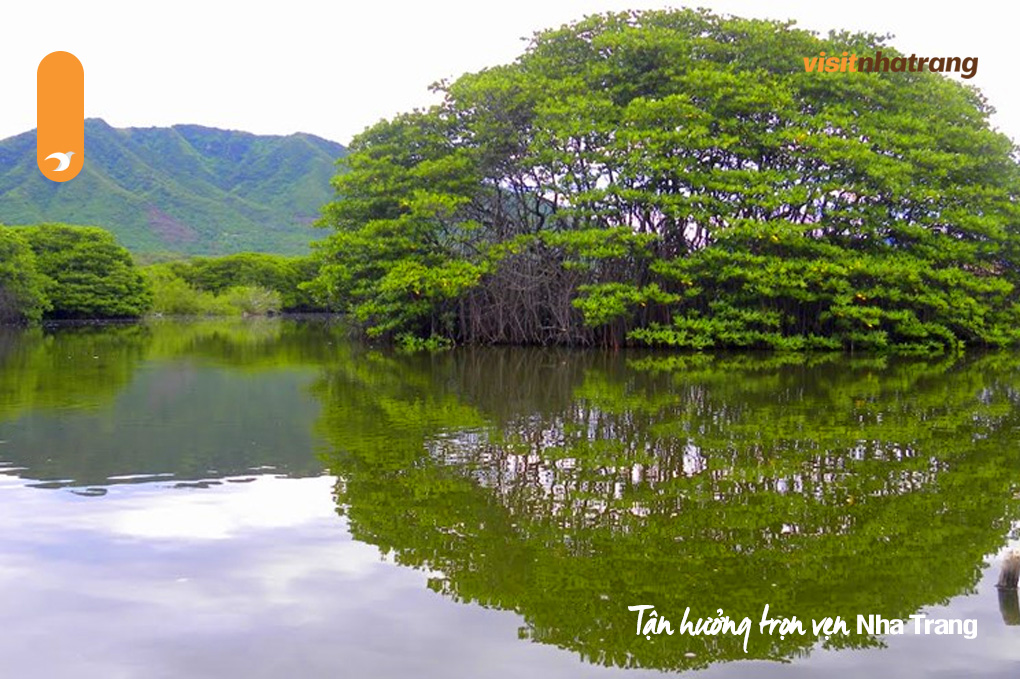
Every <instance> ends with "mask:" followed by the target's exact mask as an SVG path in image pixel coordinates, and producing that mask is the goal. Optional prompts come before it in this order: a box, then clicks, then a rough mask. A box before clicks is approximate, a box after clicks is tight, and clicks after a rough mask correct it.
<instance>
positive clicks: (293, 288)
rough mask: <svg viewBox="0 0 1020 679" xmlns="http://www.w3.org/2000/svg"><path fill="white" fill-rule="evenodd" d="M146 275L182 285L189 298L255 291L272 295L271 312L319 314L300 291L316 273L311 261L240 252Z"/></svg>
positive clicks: (163, 266)
mask: <svg viewBox="0 0 1020 679" xmlns="http://www.w3.org/2000/svg"><path fill="white" fill-rule="evenodd" d="M147 271H149V272H151V275H153V276H155V277H157V278H161V279H164V280H166V279H169V278H176V279H179V280H180V281H183V282H184V283H186V284H187V286H188V287H189V288H190V289H191V290H192V293H191V294H192V295H199V293H202V292H204V293H209V294H210V295H211V296H216V295H221V294H222V293H224V292H225V291H227V290H228V289H229V288H236V287H255V288H261V289H263V290H269V291H273V292H274V293H275V294H276V295H277V296H278V297H279V300H278V301H277V302H276V303H274V304H273V305H272V306H273V310H274V311H278V310H282V311H320V310H322V307H321V305H318V304H317V303H316V302H315V301H314V299H313V297H312V295H311V293H309V292H307V291H305V290H304V288H303V287H302V286H303V285H304V284H305V283H306V282H308V281H311V280H312V279H313V278H314V277H315V275H316V273H317V271H318V262H317V260H316V259H315V258H314V257H286V256H282V255H268V254H262V253H255V252H243V253H239V254H236V255H227V256H225V257H195V258H193V259H188V260H177V261H171V262H164V263H161V264H154V265H151V266H149V267H147ZM174 287H175V288H176V289H178V290H180V292H181V293H183V292H185V290H184V289H183V288H181V286H180V285H179V284H174ZM157 310H159V309H158V308H157ZM165 313H174V312H165Z"/></svg>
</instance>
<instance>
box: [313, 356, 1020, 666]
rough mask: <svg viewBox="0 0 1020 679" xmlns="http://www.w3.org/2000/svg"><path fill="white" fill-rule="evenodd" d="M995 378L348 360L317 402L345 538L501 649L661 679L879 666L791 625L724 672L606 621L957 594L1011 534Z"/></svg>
mask: <svg viewBox="0 0 1020 679" xmlns="http://www.w3.org/2000/svg"><path fill="white" fill-rule="evenodd" d="M770 361H771V363H770ZM811 362H815V363H816V364H814V365H812V364H811ZM1015 371H1016V361H1015V360H1014V359H1012V358H1009V357H996V356H991V357H986V358H984V359H981V360H972V361H963V362H960V363H957V364H953V363H952V362H951V361H947V362H945V363H942V364H923V363H910V362H906V363H886V362H885V361H884V360H882V359H871V360H851V359H846V358H843V357H830V358H822V359H805V358H803V357H800V358H796V357H791V358H782V357H781V358H773V359H755V358H739V357H738V358H727V359H719V360H714V359H711V358H707V357H697V356H695V357H688V358H680V359H676V358H674V359H662V358H655V357H650V358H645V359H631V360H630V361H625V360H624V359H616V358H610V357H596V356H594V355H592V354H580V353H542V352H537V351H532V352H523V351H515V350H508V351H475V352H457V353H455V354H453V355H448V356H443V357H441V358H435V359H410V358H409V359H392V358H387V357H384V356H380V355H378V354H364V355H361V356H352V357H351V358H349V359H348V360H346V361H343V362H342V363H340V364H339V365H338V367H337V368H336V369H335V370H334V372H333V373H332V374H331V375H330V376H329V377H328V378H327V379H325V380H323V381H322V382H321V383H320V384H319V386H318V392H319V394H320V396H321V398H322V400H323V404H324V413H325V416H324V419H323V434H324V435H325V436H327V437H328V438H329V439H330V440H331V441H332V442H333V446H334V452H333V453H332V455H331V458H330V464H331V468H332V471H333V472H334V473H335V474H337V475H338V476H339V477H340V478H341V479H342V481H341V482H340V483H339V484H338V500H339V504H340V510H341V511H342V512H344V513H346V514H347V515H348V516H349V519H350V527H351V530H352V532H353V534H354V535H355V537H357V538H359V539H361V540H365V541H367V542H370V543H373V544H376V545H378V546H379V547H380V548H381V549H383V550H384V551H386V552H390V553H392V554H393V555H394V557H395V558H396V560H397V561H398V562H400V563H403V564H406V565H412V566H416V567H421V568H427V569H431V570H435V571H438V572H440V573H441V574H442V575H441V576H439V577H436V578H434V579H433V580H432V584H431V586H432V587H433V588H434V589H435V590H437V591H440V592H443V593H444V594H446V595H448V596H451V597H453V598H455V599H458V600H464V601H473V602H477V603H480V604H482V605H485V606H495V607H499V608H503V609H507V610H513V611H516V612H518V613H519V614H521V615H522V616H523V617H524V620H525V623H526V625H525V627H524V628H522V630H521V634H522V636H524V637H527V638H531V639H533V640H536V641H540V642H542V643H548V644H554V645H556V646H560V647H563V648H568V649H571V650H574V651H576V652H578V653H579V654H580V655H582V656H583V657H584V658H585V659H586V660H588V661H590V662H594V663H600V664H606V665H618V666H628V667H630V666H641V667H648V668H660V669H682V668H692V667H704V666H707V665H709V664H711V663H714V662H720V661H725V660H735V659H740V658H771V659H783V658H793V657H797V656H799V655H803V654H805V653H807V652H809V650H810V649H811V647H812V646H814V645H815V644H816V643H823V644H825V645H827V646H830V647H842V646H852V647H860V646H869V645H875V644H877V643H880V642H879V640H878V639H875V638H872V637H862V636H857V635H853V636H848V637H832V638H831V639H830V640H828V641H823V642H819V641H818V640H817V639H815V638H813V637H812V636H811V635H810V623H808V628H809V634H808V635H807V636H803V637H801V636H796V635H795V636H791V637H787V638H786V639H780V638H779V637H778V635H777V636H775V637H769V636H763V635H760V634H757V633H753V634H752V635H751V639H750V646H749V652H748V653H747V654H746V655H745V654H744V652H743V649H742V648H741V644H742V639H739V638H737V637H732V636H720V637H711V636H698V637H691V636H681V635H675V636H672V637H663V638H658V639H656V638H653V639H652V640H651V641H646V640H645V639H644V638H640V637H637V636H636V635H635V620H636V618H635V615H634V614H633V613H631V612H629V611H628V610H627V607H628V606H630V605H636V604H653V605H655V606H656V607H657V610H658V611H659V612H661V613H663V614H664V615H667V616H668V617H670V618H671V619H673V620H674V623H676V622H677V621H679V619H680V618H681V617H682V615H683V611H684V609H685V608H686V607H687V606H690V607H691V609H692V616H693V617H705V616H710V615H714V614H715V613H716V610H717V609H719V608H722V609H723V610H724V611H725V612H726V613H727V614H728V615H730V616H732V617H735V618H741V617H743V616H748V617H751V618H752V619H753V620H755V621H757V620H758V619H760V617H761V613H762V609H763V608H764V606H765V605H766V604H769V605H770V612H771V613H772V614H773V615H781V616H792V615H797V616H798V617H800V618H801V619H802V620H807V621H810V620H811V619H812V618H817V619H821V618H822V617H824V616H835V615H840V616H842V617H843V618H845V619H847V618H848V619H850V620H851V621H854V620H856V616H857V615H858V614H864V615H868V614H879V615H882V616H884V617H886V618H904V617H906V616H908V615H910V614H912V613H914V612H916V611H917V610H918V609H919V608H921V607H923V606H927V605H931V604H935V603H941V602H945V601H947V600H948V599H949V598H951V597H953V596H955V595H958V594H961V593H964V592H968V591H971V590H972V588H973V587H974V585H975V583H976V581H977V577H978V573H979V568H980V566H981V563H982V559H983V557H984V556H985V555H986V554H988V553H990V552H994V551H995V550H997V549H998V547H999V546H1000V545H1001V544H1002V542H1003V540H1004V539H1005V537H1006V535H1007V534H1008V533H1009V530H1010V522H1011V520H1014V519H1016V518H1017V517H1018V516H1020V509H1018V506H1017V504H1018V503H1017V502H1016V500H1015V492H1016V489H1017V484H1016V480H1015V470H1016V469H1017V464H1018V462H1020V451H1018V450H1017V447H1016V445H1015V440H1014V439H1013V438H1011V437H1012V436H1015V434H1013V433H1012V432H1013V431H1015V429H1014V428H1015V427H1016V426H1017V425H1018V410H1017V403H1016V399H1017V398H1018V393H1017V391H1016V390H1015V386H1014V385H1015V383H1016V379H1015ZM852 631H855V630H852ZM688 653H693V654H694V655H693V656H688V655H686V654H688Z"/></svg>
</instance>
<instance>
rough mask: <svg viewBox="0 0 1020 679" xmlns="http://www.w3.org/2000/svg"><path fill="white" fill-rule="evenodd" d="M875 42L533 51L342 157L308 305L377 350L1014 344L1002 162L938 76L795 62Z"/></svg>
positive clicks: (625, 34) (644, 18)
mask: <svg viewBox="0 0 1020 679" xmlns="http://www.w3.org/2000/svg"><path fill="white" fill-rule="evenodd" d="M879 49H881V50H882V52H883V54H884V55H887V56H889V57H893V56H895V55H897V54H898V53H897V52H896V50H895V49H894V48H893V47H891V46H890V45H888V44H887V43H886V38H884V37H881V36H876V35H872V34H857V33H848V32H839V33H836V32H834V33H830V34H829V35H828V36H826V37H820V36H817V35H815V34H813V33H811V32H808V31H804V30H800V29H797V28H795V27H794V25H793V24H792V22H774V21H760V20H747V19H740V18H732V17H720V16H716V15H713V14H711V13H709V12H707V11H704V10H682V11H649V12H625V13H619V14H606V15H598V16H592V17H588V18H586V19H584V20H582V21H579V22H577V23H574V24H571V25H567V26H564V27H562V28H559V29H554V30H548V31H544V32H541V33H538V34H536V35H535V36H534V38H533V39H532V40H531V42H530V44H529V46H528V48H527V50H526V51H525V53H524V54H523V55H522V56H521V57H519V58H518V59H517V60H516V61H515V62H513V63H512V64H508V65H505V66H500V67H496V68H490V69H487V70H484V71H481V72H479V73H474V74H467V75H464V76H462V77H460V78H459V79H457V80H455V81H453V82H441V83H438V84H437V85H436V86H435V87H436V88H437V89H438V90H439V91H440V92H441V93H442V94H443V95H444V98H443V100H442V102H441V103H440V104H438V105H435V106H433V107H431V108H429V109H424V110H416V111H413V112H410V113H406V114H403V115H399V116H397V117H395V118H394V119H392V120H385V121H382V122H380V123H378V124H377V125H375V126H373V127H371V128H369V129H368V130H366V131H365V132H364V133H362V134H361V135H360V136H358V137H357V138H356V139H355V140H354V142H353V144H352V146H351V154H350V155H349V156H348V157H347V158H346V159H345V161H344V162H345V172H343V173H341V174H339V175H338V176H337V177H336V178H335V179H334V181H333V183H334V187H335V189H336V190H337V194H338V198H337V200H335V201H334V202H332V203H331V204H329V205H328V206H327V208H326V210H325V213H324V214H325V216H324V218H323V219H322V221H321V224H322V225H324V226H327V227H332V228H333V229H334V232H333V233H332V234H331V235H330V236H329V237H328V238H327V239H326V240H325V242H324V243H322V244H321V249H322V253H323V255H324V258H325V263H324V266H323V267H322V269H321V272H320V275H319V278H318V280H317V283H316V289H317V291H318V293H319V294H320V295H322V296H323V297H325V298H328V299H331V300H332V301H333V303H334V304H335V305H337V306H340V307H344V308H346V309H348V310H349V311H351V312H352V313H353V314H354V315H355V316H356V317H357V318H358V319H359V320H360V321H361V322H362V323H363V324H364V326H365V328H366V330H367V332H368V333H369V334H370V335H375V336H389V337H398V336H401V335H407V336H419V337H428V336H433V335H434V336H440V337H445V338H449V339H453V340H456V341H461V342H509V343H543V344H545V343H565V344H593V343H604V344H611V345H620V344H624V343H631V344H648V345H659V346H663V345H665V346H676V347H688V348H707V347H719V346H740V347H772V348H787V349H800V348H812V347H818V348H834V349H835V348H846V349H854V348H872V349H882V348H894V349H897V350H900V351H925V352H927V351H941V350H946V349H952V348H957V347H959V346H962V345H963V344H972V345H993V346H999V345H1005V344H1010V343H1013V342H1015V341H1017V339H1018V331H1017V328H1018V327H1020V323H1018V321H1020V307H1018V306H1017V297H1016V288H1015V285H1016V283H1017V278H1018V276H1017V274H1018V266H1017V263H1018V261H1020V259H1018V257H1017V253H1018V250H1017V229H1016V226H1017V224H1020V219H1018V200H1017V199H1018V196H1020V172H1018V165H1017V153H1016V148H1015V147H1014V145H1013V144H1012V142H1010V140H1009V139H1007V138H1006V137H1005V136H1004V135H1002V134H1000V133H998V132H996V131H994V130H992V129H991V128H990V127H989V124H988V116H989V114H990V113H991V111H992V109H991V107H990V106H989V104H988V103H987V102H986V101H985V99H984V98H983V97H982V96H981V94H980V93H979V92H978V91H977V90H976V89H973V88H971V87H968V86H964V85H961V84H960V83H959V82H957V81H955V80H953V79H951V78H949V77H945V76H942V75H940V74H936V73H930V72H914V73H910V72H902V73H899V72H884V73H864V72H861V73H839V72H836V73H817V72H812V73H808V72H805V70H804V68H803V58H804V57H806V56H807V57H811V56H816V55H817V54H818V53H819V52H820V51H823V50H824V51H826V52H827V53H829V54H833V53H835V54H838V53H840V52H843V51H848V52H851V53H856V54H858V55H869V54H873V53H874V52H875V51H877V50H879Z"/></svg>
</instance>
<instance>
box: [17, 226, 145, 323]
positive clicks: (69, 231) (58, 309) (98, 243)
mask: <svg viewBox="0 0 1020 679" xmlns="http://www.w3.org/2000/svg"><path fill="white" fill-rule="evenodd" d="M20 232H21V234H22V235H23V236H24V238H25V239H26V240H27V242H28V244H29V246H30V247H31V248H32V250H33V252H34V253H35V260H36V266H37V267H38V269H39V272H40V273H41V274H42V275H43V276H45V277H46V279H47V282H46V296H47V298H48V299H49V300H50V302H51V304H52V310H51V311H50V312H49V314H48V315H50V316H52V317H55V318H129V317H137V316H140V315H142V314H144V313H145V312H146V311H147V310H148V309H149V306H150V304H151V302H152V292H151V291H150V289H149V286H148V284H147V283H146V281H145V279H144V278H143V276H142V275H141V273H140V272H139V271H138V269H137V267H135V264H134V262H133V261H132V259H131V254H130V253H129V252H128V251H127V250H125V249H124V248H123V247H121V246H120V245H118V244H117V241H116V240H114V237H113V235H112V234H111V233H110V232H109V231H105V230H103V229H100V228H97V227H83V226H67V225H63V224H44V225H41V226H30V227H24V228H23V229H20Z"/></svg>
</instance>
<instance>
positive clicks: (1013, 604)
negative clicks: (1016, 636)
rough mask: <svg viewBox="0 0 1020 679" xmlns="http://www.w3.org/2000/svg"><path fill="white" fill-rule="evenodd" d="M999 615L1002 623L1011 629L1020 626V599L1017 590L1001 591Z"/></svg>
mask: <svg viewBox="0 0 1020 679" xmlns="http://www.w3.org/2000/svg"><path fill="white" fill-rule="evenodd" d="M999 613H1001V614H1002V622H1004V623H1005V624H1006V625H1009V626H1010V627H1014V626H1017V625H1020V597H1018V596H1017V591H1016V590H1015V589H1000V590H999Z"/></svg>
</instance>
